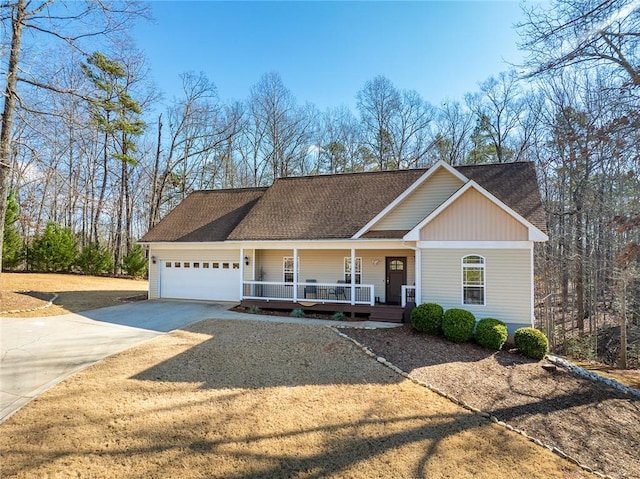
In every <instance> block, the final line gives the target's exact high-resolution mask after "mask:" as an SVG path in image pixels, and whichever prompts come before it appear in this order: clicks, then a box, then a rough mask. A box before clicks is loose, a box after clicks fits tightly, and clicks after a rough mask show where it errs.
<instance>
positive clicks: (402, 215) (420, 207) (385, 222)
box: [371, 168, 463, 230]
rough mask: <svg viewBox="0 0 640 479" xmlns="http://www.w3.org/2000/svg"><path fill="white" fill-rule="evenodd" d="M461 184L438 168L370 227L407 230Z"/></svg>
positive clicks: (458, 180)
mask: <svg viewBox="0 0 640 479" xmlns="http://www.w3.org/2000/svg"><path fill="white" fill-rule="evenodd" d="M462 185H463V183H462V181H460V179H458V178H456V177H455V176H453V175H452V174H451V173H449V172H448V171H446V170H445V169H444V168H440V169H438V171H436V172H435V173H434V174H433V175H432V176H430V177H429V178H428V179H427V181H425V182H424V183H423V184H422V185H420V187H418V188H417V189H416V190H415V191H413V192H412V193H411V194H410V195H409V196H408V197H407V198H405V199H404V201H402V202H401V203H400V204H399V205H397V206H396V207H395V208H394V209H393V210H392V211H390V212H389V213H388V214H387V215H386V216H385V217H384V218H383V219H382V220H380V221H379V222H378V223H377V224H375V225H374V226H373V227H372V228H371V229H372V230H409V229H411V228H413V227H414V226H415V225H417V224H418V223H420V221H422V220H423V219H425V218H426V217H427V216H429V214H430V213H431V212H432V211H433V210H435V209H436V208H437V207H438V206H440V205H441V204H442V203H444V202H445V200H446V199H447V198H449V197H450V196H451V195H452V194H453V193H455V192H456V191H457V190H458V189H460V187H461V186H462Z"/></svg>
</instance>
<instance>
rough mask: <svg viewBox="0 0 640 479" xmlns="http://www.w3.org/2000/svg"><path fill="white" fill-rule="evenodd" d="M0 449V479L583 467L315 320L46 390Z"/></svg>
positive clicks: (229, 332)
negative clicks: (464, 406)
mask: <svg viewBox="0 0 640 479" xmlns="http://www.w3.org/2000/svg"><path fill="white" fill-rule="evenodd" d="M0 456H1V457H2V462H1V463H0V464H1V465H0V468H1V469H0V473H1V474H0V475H1V476H2V477H3V478H7V477H23V478H27V477H28V478H33V477H92V478H121V477H128V478H166V477H180V478H191V477H193V478H196V477H198V478H229V479H240V478H247V479H248V478H281V477H282V478H285V477H287V478H320V477H322V478H324V477H344V478H363V479H364V478H367V479H369V478H391V477H393V478H403V477H404V478H417V477H429V478H471V477H473V478H480V479H483V478H486V479H489V478H491V479H494V478H496V477H500V478H562V479H574V478H587V477H594V476H592V475H590V474H588V473H586V472H584V471H582V470H580V469H578V468H577V466H574V465H573V464H571V463H570V462H569V461H566V460H563V459H561V458H560V457H558V456H556V455H554V454H552V453H551V452H549V451H547V450H545V449H544V448H541V447H539V446H536V445H535V444H533V443H532V442H530V441H527V440H526V439H525V438H523V437H522V436H520V435H518V434H515V433H513V432H510V431H508V430H506V429H504V428H501V427H499V426H497V425H495V424H493V423H491V422H489V421H488V420H487V419H483V418H482V417H481V416H479V415H476V414H472V413H470V412H468V411H466V410H464V409H462V408H460V407H458V406H456V405H454V404H453V403H452V402H450V401H448V400H446V399H443V398H442V397H440V396H438V395H436V394H434V393H432V392H430V391H429V390H428V389H426V388H423V387H420V386H418V385H415V384H414V383H412V382H410V381H408V380H405V379H403V378H402V377H401V376H399V375H398V374H396V373H394V372H393V371H391V370H390V369H388V368H386V367H385V366H383V365H381V364H379V363H378V362H376V361H374V360H372V359H371V358H370V357H368V356H366V355H365V354H363V353H362V351H361V350H360V349H359V348H358V347H357V346H355V345H354V344H353V343H351V342H350V341H348V340H347V339H345V338H342V337H340V336H338V335H337V334H336V333H335V332H333V331H332V330H330V329H328V328H319V327H312V326H305V325H290V324H277V323H264V322H244V321H243V322H241V321H221V320H209V321H204V322H201V323H198V324H196V325H193V326H190V327H189V328H186V329H185V330H183V331H177V332H174V333H171V334H168V335H165V336H162V337H160V338H157V339H155V340H153V341H151V342H149V343H146V344H144V345H142V346H139V347H137V348H134V349H131V350H129V351H126V352H124V353H122V354H120V355H117V356H114V357H112V358H110V359H107V360H105V361H102V362H101V363H99V364H97V365H95V366H93V367H91V368H89V369H86V370H84V371H83V372H81V373H79V374H77V375H75V376H73V377H71V378H69V379H68V380H66V381H64V382H63V383H61V384H60V385H58V386H56V387H55V388H53V389H51V390H49V391H48V392H47V393H45V394H44V395H42V396H40V397H39V398H38V399H36V400H35V401H33V402H32V403H30V404H29V405H28V406H26V407H25V408H24V409H22V410H21V411H19V412H18V413H16V414H15V415H13V416H12V417H11V418H9V420H8V421H6V422H5V423H4V424H2V425H0Z"/></svg>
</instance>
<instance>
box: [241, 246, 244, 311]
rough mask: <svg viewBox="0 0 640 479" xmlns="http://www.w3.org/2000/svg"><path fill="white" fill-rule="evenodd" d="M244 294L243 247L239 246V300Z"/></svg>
mask: <svg viewBox="0 0 640 479" xmlns="http://www.w3.org/2000/svg"><path fill="white" fill-rule="evenodd" d="M243 296H244V248H240V300H242V297H243Z"/></svg>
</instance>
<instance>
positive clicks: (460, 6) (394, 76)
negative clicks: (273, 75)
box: [133, 1, 522, 110]
mask: <svg viewBox="0 0 640 479" xmlns="http://www.w3.org/2000/svg"><path fill="white" fill-rule="evenodd" d="M151 5H152V13H153V16H154V18H155V21H154V22H152V23H149V24H144V25H139V26H138V27H136V29H135V30H134V35H133V36H134V40H135V41H136V43H137V45H138V47H139V48H140V49H141V50H142V51H144V52H145V54H146V56H147V58H148V62H149V67H150V68H151V76H152V78H153V80H154V81H155V82H156V84H157V85H158V86H159V88H160V89H161V90H162V91H163V92H164V94H165V98H166V99H171V98H172V97H174V96H178V95H180V79H179V75H180V74H181V73H183V72H187V71H194V72H200V71H202V72H204V73H205V74H206V75H207V76H208V77H209V79H210V80H212V81H213V82H214V83H215V84H216V85H217V87H218V92H219V95H220V97H221V99H222V100H232V99H238V100H240V99H244V98H246V97H247V95H248V94H249V90H250V88H251V86H252V85H253V84H255V83H256V82H257V81H258V80H259V78H260V77H261V76H262V75H263V74H264V73H267V72H272V71H275V72H278V73H279V74H280V75H281V77H282V79H283V81H284V83H285V85H286V86H287V87H288V88H289V89H290V90H291V91H292V92H293V94H294V95H295V97H296V98H297V100H298V102H299V103H300V104H303V103H305V102H311V103H314V104H315V105H316V106H317V107H318V108H320V109H321V110H324V109H325V108H328V107H337V106H340V105H346V106H348V107H351V108H355V104H356V100H355V96H356V93H357V91H358V90H360V89H361V88H362V87H363V86H364V84H365V82H366V81H367V80H370V79H372V78H373V77H375V76H376V75H384V76H386V77H387V78H389V79H390V80H391V81H392V82H393V83H394V84H395V85H396V87H398V88H400V89H412V90H417V91H418V92H419V93H420V94H421V95H422V96H423V98H425V99H426V100H427V101H429V102H431V103H433V104H439V103H440V102H442V101H444V100H447V99H454V100H462V96H463V95H464V93H466V92H471V91H475V90H476V87H477V84H478V82H481V81H483V80H485V79H487V78H488V77H489V76H490V75H496V74H498V73H499V72H500V71H502V70H506V69H508V68H509V66H508V65H507V64H506V63H505V61H506V62H512V63H517V62H519V61H520V60H521V58H522V53H521V52H519V51H518V49H517V45H516V42H517V41H518V36H517V34H516V32H515V31H514V29H513V28H512V26H513V24H514V23H516V22H518V21H519V20H521V10H520V7H519V5H518V3H517V2H515V1H492V2H489V1H439V2H438V1H414V2H369V1H361V2H342V1H325V2H306V1H298V2H243V1H242V2H216V1H199V2H185V1H180V2H178V1H155V2H153V3H152V4H151Z"/></svg>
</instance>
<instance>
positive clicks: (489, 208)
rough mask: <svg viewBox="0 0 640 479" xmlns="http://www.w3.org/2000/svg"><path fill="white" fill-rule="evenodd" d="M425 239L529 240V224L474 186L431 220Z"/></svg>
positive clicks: (422, 232) (423, 234) (421, 236)
mask: <svg viewBox="0 0 640 479" xmlns="http://www.w3.org/2000/svg"><path fill="white" fill-rule="evenodd" d="M420 239H421V240H422V241H527V240H528V239H529V232H528V230H527V228H526V227H525V226H524V225H523V224H521V223H520V222H519V221H517V220H516V219H514V218H513V217H512V216H511V215H509V214H508V213H506V212H505V211H504V210H502V209H501V208H500V207H498V206H496V205H495V204H494V203H492V202H491V201H489V200H488V199H487V198H486V197H485V196H483V195H482V194H481V193H479V192H478V191H476V190H474V189H473V188H471V189H469V190H468V191H467V192H466V193H465V194H463V195H462V196H461V197H460V198H458V199H457V201H455V202H454V203H452V204H451V205H449V207H448V208H447V209H446V210H445V211H443V212H442V213H441V214H439V215H438V216H437V217H436V218H435V219H434V220H433V221H431V222H430V223H429V224H427V225H426V226H425V227H424V228H423V229H422V231H421V232H420Z"/></svg>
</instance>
